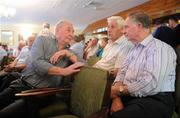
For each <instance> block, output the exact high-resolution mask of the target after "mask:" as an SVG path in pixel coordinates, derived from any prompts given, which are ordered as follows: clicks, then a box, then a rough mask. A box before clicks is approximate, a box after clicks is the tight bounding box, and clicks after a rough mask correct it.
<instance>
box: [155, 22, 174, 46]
mask: <svg viewBox="0 0 180 118" xmlns="http://www.w3.org/2000/svg"><path fill="white" fill-rule="evenodd" d="M154 25H155V27H156V30H155V31H154V33H153V37H154V38H157V39H159V40H161V41H163V42H165V43H167V44H169V45H171V46H172V47H173V48H175V45H176V42H175V34H174V32H173V30H172V29H171V28H169V27H167V26H166V25H163V24H162V22H161V21H160V20H159V21H156V22H155V24H154Z"/></svg>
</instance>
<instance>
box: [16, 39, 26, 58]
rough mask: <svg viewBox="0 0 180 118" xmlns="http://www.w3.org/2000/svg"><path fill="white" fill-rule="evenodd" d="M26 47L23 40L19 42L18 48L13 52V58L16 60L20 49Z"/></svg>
mask: <svg viewBox="0 0 180 118" xmlns="http://www.w3.org/2000/svg"><path fill="white" fill-rule="evenodd" d="M25 45H26V42H25V41H24V40H20V41H19V44H18V47H17V48H16V49H15V50H14V51H13V57H14V58H16V57H18V55H19V54H20V52H21V49H22V48H23V47H24V46H25Z"/></svg>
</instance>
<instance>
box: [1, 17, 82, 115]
mask: <svg viewBox="0 0 180 118" xmlns="http://www.w3.org/2000/svg"><path fill="white" fill-rule="evenodd" d="M73 33H74V28H73V25H72V24H71V23H70V22H69V21H65V20H64V21H60V22H58V23H57V25H56V27H55V36H54V37H52V36H43V35H40V36H38V37H37V39H36V40H35V42H34V44H33V46H32V48H31V54H30V60H29V61H30V63H29V64H28V66H27V67H26V68H25V69H24V70H23V72H22V77H21V79H18V80H16V81H13V82H12V83H11V84H10V86H9V87H8V88H7V89H5V90H4V91H2V92H1V93H0V109H1V111H0V117H3V118H4V117H31V118H32V117H37V116H38V114H36V113H37V111H38V109H39V108H40V107H42V106H44V105H45V104H48V103H50V102H51V101H52V100H53V98H52V99H50V98H48V99H46V98H44V99H40V100H39V101H36V102H35V101H33V103H32V104H27V103H26V102H24V100H23V99H20V100H18V101H16V102H15V100H16V99H18V98H17V97H15V93H19V92H21V91H22V90H29V89H32V88H43V87H58V86H62V84H63V83H62V81H63V76H67V75H70V74H73V73H75V72H78V71H80V67H82V66H83V64H82V63H78V62H77V57H76V56H75V55H74V54H73V53H71V52H70V51H69V50H67V49H66V47H67V45H68V44H69V42H70V40H72V38H73V36H74V35H73ZM69 61H71V62H73V63H74V64H72V65H70V66H68V64H69ZM11 113H12V114H11ZM14 113H16V114H14Z"/></svg>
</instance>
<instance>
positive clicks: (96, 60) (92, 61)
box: [87, 56, 101, 66]
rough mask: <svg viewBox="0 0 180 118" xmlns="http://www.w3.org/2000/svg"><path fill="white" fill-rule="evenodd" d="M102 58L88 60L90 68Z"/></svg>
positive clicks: (94, 57) (95, 57)
mask: <svg viewBox="0 0 180 118" xmlns="http://www.w3.org/2000/svg"><path fill="white" fill-rule="evenodd" d="M100 59H101V57H97V56H92V57H90V58H89V59H88V60H87V63H88V66H93V65H94V64H95V63H96V62H98V61H99V60H100Z"/></svg>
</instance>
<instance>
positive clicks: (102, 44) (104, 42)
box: [96, 37, 108, 57]
mask: <svg viewBox="0 0 180 118" xmlns="http://www.w3.org/2000/svg"><path fill="white" fill-rule="evenodd" d="M107 43H108V38H107V37H103V38H102V39H101V42H100V46H99V49H98V50H97V52H96V56H97V57H102V54H103V52H104V48H105V47H106V45H107Z"/></svg>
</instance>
